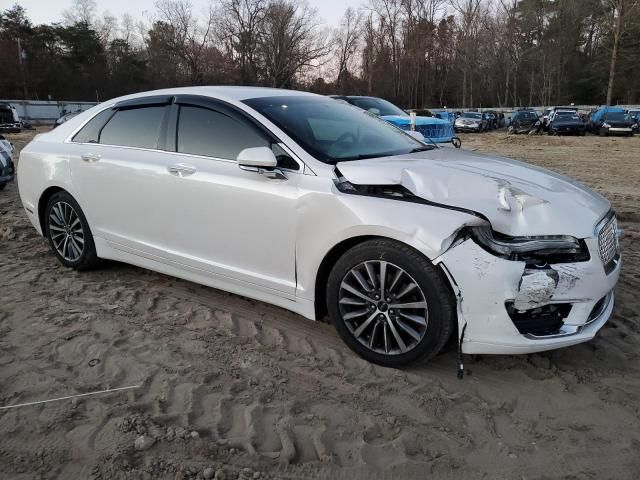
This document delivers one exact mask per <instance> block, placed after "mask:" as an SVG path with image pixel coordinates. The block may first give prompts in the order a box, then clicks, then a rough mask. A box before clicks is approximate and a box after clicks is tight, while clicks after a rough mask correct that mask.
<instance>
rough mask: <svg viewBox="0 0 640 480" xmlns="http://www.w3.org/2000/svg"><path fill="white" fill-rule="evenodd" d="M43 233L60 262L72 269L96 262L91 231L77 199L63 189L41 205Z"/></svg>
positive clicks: (91, 265) (89, 265)
mask: <svg viewBox="0 0 640 480" xmlns="http://www.w3.org/2000/svg"><path fill="white" fill-rule="evenodd" d="M45 235H46V236H47V238H48V239H49V245H51V249H52V250H53V252H54V253H55V255H56V257H58V260H59V261H60V263H62V264H63V265H64V266H65V267H68V268H74V269H76V270H87V269H90V268H93V267H95V266H97V265H98V263H99V258H98V255H97V253H96V247H95V244H94V243H93V235H92V234H91V230H90V229H89V224H88V223H87V219H86V218H85V216H84V213H82V209H81V208H80V205H78V202H76V200H75V199H74V198H73V197H72V196H71V195H69V194H68V193H67V192H64V191H61V192H57V193H55V194H53V195H52V196H51V198H50V199H49V201H48V202H47V207H46V208H45Z"/></svg>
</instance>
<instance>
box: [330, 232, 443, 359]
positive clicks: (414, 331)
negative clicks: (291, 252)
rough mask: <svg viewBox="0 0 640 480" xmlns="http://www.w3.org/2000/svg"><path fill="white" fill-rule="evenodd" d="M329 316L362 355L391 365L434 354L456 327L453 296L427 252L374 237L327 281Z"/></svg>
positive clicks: (351, 253)
mask: <svg viewBox="0 0 640 480" xmlns="http://www.w3.org/2000/svg"><path fill="white" fill-rule="evenodd" d="M327 308H328V311H329V316H330V318H331V320H332V321H333V324H334V325H335V327H336V330H337V331H338V334H339V335H340V336H341V337H342V339H343V340H344V342H345V343H346V344H347V345H348V346H349V347H350V348H351V349H352V350H353V351H355V352H356V353H357V354H358V355H360V356H361V357H363V358H365V359H366V360H369V361H370V362H373V363H377V364H379V365H383V366H386V367H399V366H402V365H405V364H408V363H410V362H413V361H416V360H418V359H420V358H431V357H433V356H434V355H436V354H437V353H438V352H439V351H440V350H441V349H442V347H443V346H444V344H445V343H446V342H447V340H448V339H449V337H450V336H451V333H452V332H453V330H454V325H455V307H454V301H453V299H452V295H451V293H450V291H449V289H448V288H447V285H446V284H445V281H444V280H443V279H442V277H441V275H440V273H439V272H438V270H437V269H436V268H435V267H434V266H433V264H432V263H431V262H429V260H428V259H427V258H426V257H424V255H422V254H421V253H419V252H417V251H416V250H414V249H412V248H411V247H409V246H407V245H404V244H402V243H399V242H395V241H392V240H370V241H366V242H364V243H361V244H360V245H357V246H355V247H353V248H352V249H350V250H349V251H347V252H346V253H345V254H343V255H342V257H341V258H340V259H339V260H338V261H337V262H336V264H335V266H334V267H333V269H332V271H331V273H330V275H329V281H328V283H327Z"/></svg>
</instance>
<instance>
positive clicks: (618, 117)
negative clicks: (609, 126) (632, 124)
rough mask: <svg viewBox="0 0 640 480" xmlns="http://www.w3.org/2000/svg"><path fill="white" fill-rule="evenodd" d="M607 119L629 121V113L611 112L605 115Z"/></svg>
mask: <svg viewBox="0 0 640 480" xmlns="http://www.w3.org/2000/svg"><path fill="white" fill-rule="evenodd" d="M604 119H605V120H613V121H614V122H616V121H617V122H628V121H629V120H630V118H629V114H627V113H624V112H609V113H607V114H606V115H605V117H604Z"/></svg>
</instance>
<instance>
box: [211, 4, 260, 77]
mask: <svg viewBox="0 0 640 480" xmlns="http://www.w3.org/2000/svg"><path fill="white" fill-rule="evenodd" d="M266 11H267V0H222V1H221V3H220V15H219V18H218V22H217V27H218V32H219V36H220V38H221V39H222V41H223V43H224V44H225V46H226V49H227V52H228V54H229V55H230V56H231V58H232V59H234V60H237V61H238V62H239V69H240V82H241V83H243V84H246V83H255V82H256V81H257V77H258V73H257V71H258V66H257V62H256V55H257V48H258V41H259V35H260V27H261V24H262V22H263V21H264V17H265V14H266Z"/></svg>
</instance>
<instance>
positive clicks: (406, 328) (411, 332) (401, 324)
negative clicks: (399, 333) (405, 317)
mask: <svg viewBox="0 0 640 480" xmlns="http://www.w3.org/2000/svg"><path fill="white" fill-rule="evenodd" d="M396 323H397V324H398V326H399V327H400V328H401V329H402V330H404V331H405V332H407V333H408V334H409V335H411V336H412V337H413V338H414V340H415V341H416V342H419V341H420V338H421V337H420V334H419V333H418V332H416V331H415V330H414V329H413V328H411V327H410V326H409V325H407V324H406V323H404V322H403V321H401V320H400V319H396Z"/></svg>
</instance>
